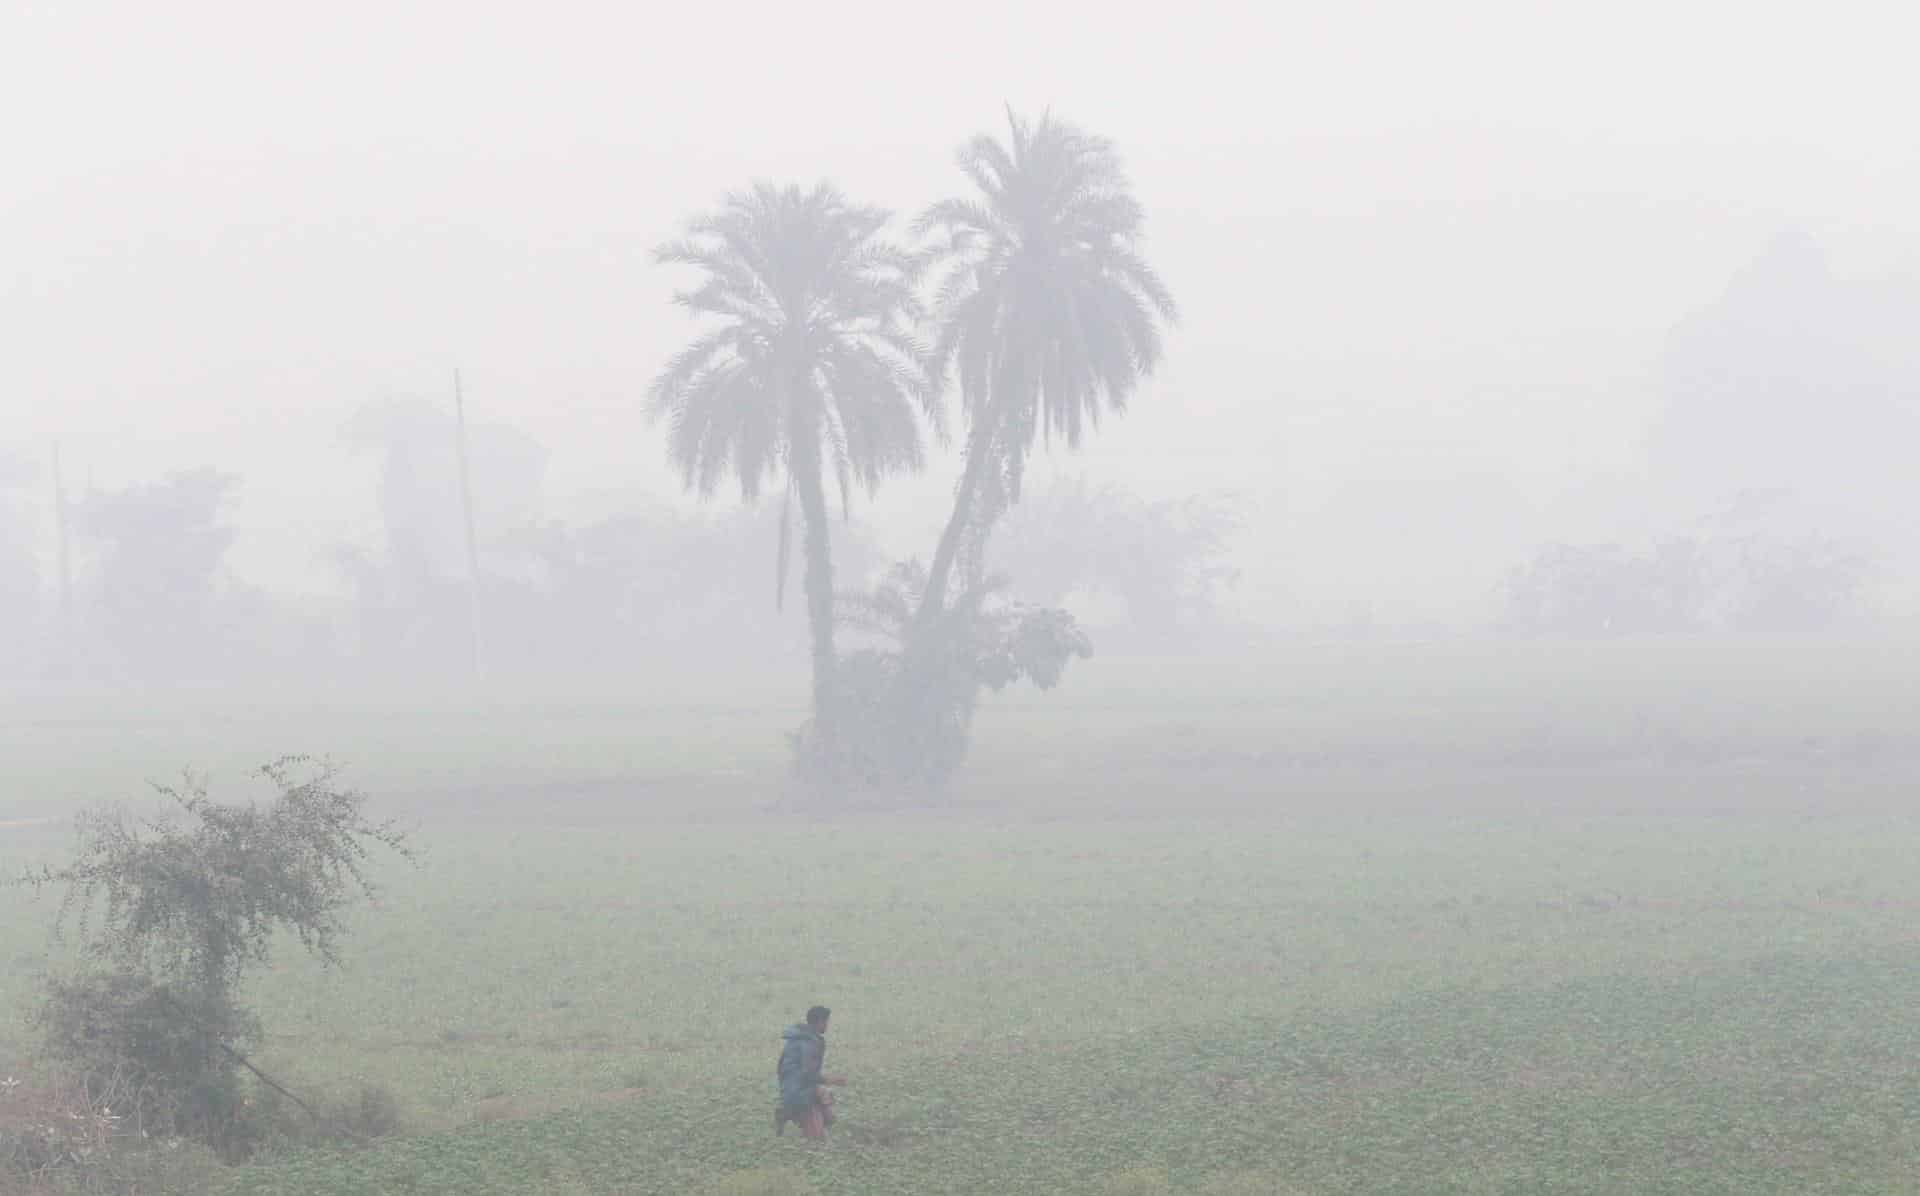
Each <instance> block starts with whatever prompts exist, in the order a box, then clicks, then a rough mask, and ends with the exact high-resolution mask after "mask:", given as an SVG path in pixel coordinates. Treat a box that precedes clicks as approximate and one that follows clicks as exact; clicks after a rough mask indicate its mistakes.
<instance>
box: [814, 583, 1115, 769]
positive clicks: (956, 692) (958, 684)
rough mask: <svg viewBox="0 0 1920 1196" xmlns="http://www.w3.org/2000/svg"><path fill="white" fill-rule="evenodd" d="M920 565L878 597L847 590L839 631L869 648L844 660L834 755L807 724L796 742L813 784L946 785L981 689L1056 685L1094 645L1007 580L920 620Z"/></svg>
mask: <svg viewBox="0 0 1920 1196" xmlns="http://www.w3.org/2000/svg"><path fill="white" fill-rule="evenodd" d="M926 584H927V573H926V570H925V569H924V568H923V567H922V566H921V565H920V563H919V562H918V561H909V562H905V563H902V564H899V565H895V566H894V567H893V569H892V570H891V571H889V572H888V574H887V576H886V577H885V579H883V580H882V582H881V583H880V585H878V586H877V587H875V588H874V590H873V591H872V592H871V593H867V594H851V595H842V596H841V597H840V603H839V617H840V621H841V624H842V626H844V627H846V628H847V629H849V630H850V631H853V632H855V633H857V634H861V635H864V636H865V637H866V638H867V639H868V640H869V641H870V642H869V643H868V644H867V646H864V647H861V648H859V649H857V650H855V651H853V652H851V653H849V654H848V655H847V656H846V658H845V659H844V660H842V661H841V662H840V667H839V670H838V676H837V679H836V689H835V696H834V700H835V705H836V713H837V714H838V720H837V722H838V734H837V735H836V736H835V738H834V740H833V742H832V749H831V750H829V749H828V748H827V747H826V741H825V740H824V739H823V738H822V737H821V736H819V735H818V734H817V733H816V731H815V727H816V725H817V724H815V723H811V722H810V723H808V724H807V725H806V726H803V727H802V728H801V729H800V730H799V731H798V732H796V733H795V735H794V736H793V748H794V762H795V769H796V771H797V773H798V775H799V776H800V778H801V780H802V781H804V782H807V783H809V784H812V785H815V786H835V785H839V786H844V785H865V786H869V787H886V788H889V789H895V790H901V791H907V792H911V791H915V790H931V789H937V788H939V787H940V786H942V785H944V784H946V782H947V781H948V780H950V779H951V778H952V776H953V774H954V773H955V772H956V771H957V770H958V769H959V767H960V765H961V763H962V761H964V760H965V758H966V753H967V745H968V742H969V739H970V736H971V733H972V727H973V715H974V711H975V709H976V708H977V707H978V704H979V700H980V694H981V692H982V690H987V691H992V692H999V691H1000V690H1003V689H1005V688H1006V687H1008V686H1010V685H1013V684H1014V683H1016V682H1018V681H1021V680H1028V681H1032V682H1033V683H1034V684H1035V685H1036V686H1038V687H1040V688H1041V689H1051V688H1053V686H1055V685H1056V684H1058V683H1059V681H1060V678H1061V675H1062V674H1063V673H1064V672H1065V670H1066V667H1067V664H1068V662H1069V661H1071V660H1073V659H1074V658H1076V657H1079V658H1082V659H1084V658H1086V657H1088V656H1091V655H1092V654H1093V645H1092V644H1091V643H1090V642H1089V641H1088V639H1087V636H1086V634H1085V632H1083V631H1082V630H1081V629H1080V626H1079V624H1078V623H1076V622H1075V621H1074V618H1073V616H1072V615H1070V614H1068V613H1067V612H1066V611H1064V610H1053V609H1046V608H1040V607H1032V606H1026V605H1023V604H1020V603H1014V602H1009V601H1005V600H1004V599H1003V598H1002V596H1001V595H1002V592H1003V591H1004V589H1005V583H1004V581H1002V580H1001V579H998V578H990V579H986V580H983V581H979V582H976V583H975V584H972V585H969V586H968V587H966V588H965V589H964V590H962V591H961V592H960V593H959V594H958V595H957V596H956V597H955V598H954V600H953V601H952V602H951V603H950V604H948V605H947V606H946V608H945V609H944V610H942V611H941V612H939V613H938V614H935V615H933V616H932V617H931V618H927V617H924V616H921V615H919V614H918V612H920V611H921V602H922V599H923V596H924V593H925V587H926Z"/></svg>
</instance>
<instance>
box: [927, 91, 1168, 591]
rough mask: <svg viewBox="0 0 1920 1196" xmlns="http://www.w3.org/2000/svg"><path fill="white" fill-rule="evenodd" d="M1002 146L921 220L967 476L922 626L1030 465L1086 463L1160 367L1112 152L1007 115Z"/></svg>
mask: <svg viewBox="0 0 1920 1196" xmlns="http://www.w3.org/2000/svg"><path fill="white" fill-rule="evenodd" d="M1007 123H1008V126H1009V137H1008V141H1007V143H1006V144H1005V145H1002V144H1001V143H1000V142H998V141H996V140H994V139H993V138H992V137H990V136H987V135H984V134H982V135H981V136H978V137H975V138H974V139H973V140H972V141H970V142H968V143H967V144H966V145H965V146H964V147H963V148H962V149H961V151H960V155H959V161H960V168H961V169H962V170H963V171H965V172H966V175H967V177H968V178H969V179H970V180H971V181H972V183H973V185H974V188H975V190H976V191H977V192H978V194H977V195H976V196H974V197H971V198H966V199H949V200H946V201H944V202H941V203H938V204H935V205H934V206H933V207H932V208H930V209H928V211H927V212H926V214H925V215H923V216H922V217H921V218H920V221H919V224H918V231H919V232H920V233H921V234H922V235H927V234H937V236H938V238H939V241H938V243H937V245H936V250H935V252H936V254H937V255H938V260H939V262H940V272H939V273H940V277H939V281H938V285H937V288H936V291H935V295H936V301H935V310H934V316H935V323H936V328H937V339H936V341H935V344H934V347H933V353H932V362H933V374H934V376H935V377H936V378H938V379H940V380H942V381H944V380H946V379H947V378H948V377H949V376H953V377H955V378H957V380H958V382H959V388H960V402H961V410H962V414H963V418H964V420H965V422H966V427H967V438H966V467H965V469H964V471H963V473H962V475H961V480H960V487H959V491H958V493H957V495H956V497H955V500H954V508H953V514H952V516H951V518H950V519H949V520H948V522H947V526H946V529H945V531H944V532H943V533H942V534H941V537H940V544H939V547H938V549H937V550H936V551H935V553H934V558H933V563H932V565H931V567H930V568H929V570H928V581H927V586H926V590H925V594H924V596H923V598H922V601H921V608H920V615H919V618H920V620H921V621H923V622H925V621H930V620H931V619H932V618H933V614H934V612H937V611H938V610H939V608H940V605H941V603H942V602H944V600H945V595H946V590H947V586H948V580H949V577H948V575H949V573H950V572H951V570H952V568H953V564H954V561H955V559H956V558H957V557H959V556H960V555H961V554H962V552H963V550H967V551H968V554H969V555H970V556H977V555H978V551H979V548H980V545H981V543H982V541H983V540H984V536H985V533H986V531H987V529H988V528H990V527H991V525H992V523H993V520H994V518H995V517H996V515H997V514H998V513H999V511H1000V510H1001V509H1003V507H1004V505H1005V504H1007V503H1010V502H1015V501H1018V499H1019V494H1020V479H1021V475H1022V473H1023V472H1024V469H1025V465H1026V457H1027V453H1028V452H1029V451H1030V449H1031V448H1032V446H1033V444H1034V443H1035V442H1036V441H1037V440H1038V439H1040V438H1041V437H1046V438H1048V439H1051V438H1052V437H1053V436H1054V435H1055V434H1058V435H1060V436H1061V437H1062V438H1063V439H1064V440H1065V441H1066V444H1067V446H1068V447H1069V448H1076V447H1078V445H1079V443H1080V439H1081V437H1082V436H1083V435H1084V434H1085V433H1086V431H1087V430H1088V429H1090V428H1094V427H1097V426H1098V424H1099V421H1100V416H1101V414H1102V412H1103V411H1107V410H1111V411H1114V412H1116V413H1117V412H1120V411H1122V410H1124V409H1125V407H1126V403H1127V399H1128V397H1129V396H1130V395H1131V394H1132V393H1133V390H1134V387H1135V386H1136V385H1137V384H1138V383H1139V381H1140V380H1141V379H1142V378H1143V377H1145V376H1147V375H1148V374H1150V373H1152V371H1153V368H1154V366H1155V365H1156V364H1157V363H1158V361H1159V359H1160V347H1161V346H1160V330H1161V324H1162V323H1171V322H1172V321H1173V320H1174V319H1176V318H1177V313H1176V309H1175V306H1174V302H1173V297H1172V295H1171V294H1169V293H1168V291H1167V288H1166V286H1165V285H1164V284H1162V283H1161V281H1160V278H1159V276H1158V275H1157V274H1155V273H1154V271H1153V268H1152V267H1151V266H1149V265H1148V264H1147V262H1146V260H1145V259H1144V258H1143V257H1142V256H1141V253H1140V242H1141V236H1142V229H1141V225H1142V221H1143V213H1142V211H1141V208H1140V205H1139V203H1138V202H1136V201H1135V200H1134V198H1133V196H1132V194H1131V193H1130V189H1129V185H1128V181H1127V178H1126V175H1125V173H1124V171H1123V170H1122V169H1121V166H1120V159H1119V156H1118V154H1117V153H1116V152H1115V150H1114V148H1113V146H1112V144H1111V143H1110V142H1108V141H1107V140H1106V139H1104V138H1101V137H1095V136H1093V135H1091V134H1088V133H1085V132H1083V131H1081V130H1080V129H1078V128H1075V127H1074V126H1073V125H1071V124H1068V123H1066V122H1064V121H1061V120H1057V119H1055V118H1054V117H1053V116H1051V115H1042V116H1041V118H1040V119H1039V120H1038V121H1037V122H1031V123H1030V122H1027V121H1023V120H1021V119H1020V118H1019V117H1017V116H1015V115H1014V114H1013V112H1012V111H1011V110H1009V111H1008V113H1007Z"/></svg>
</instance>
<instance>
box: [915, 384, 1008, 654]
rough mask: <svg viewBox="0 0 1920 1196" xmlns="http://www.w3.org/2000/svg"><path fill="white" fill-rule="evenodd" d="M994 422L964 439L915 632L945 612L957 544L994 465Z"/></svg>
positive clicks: (987, 420)
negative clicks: (964, 447)
mask: <svg viewBox="0 0 1920 1196" xmlns="http://www.w3.org/2000/svg"><path fill="white" fill-rule="evenodd" d="M989 410H991V409H989ZM996 422H997V421H996V420H995V419H994V418H992V417H991V416H988V417H987V418H983V419H981V420H980V422H979V423H976V424H974V426H973V431H972V433H971V434H970V435H969V436H968V437H967V464H966V468H965V469H964V470H962V471H961V474H960V486H959V488H958V489H957V490H956V491H955V492H954V496H953V514H952V515H949V516H948V517H947V526H946V528H945V530H943V531H942V532H941V533H940V543H939V545H938V546H937V547H936V548H935V549H934V553H933V563H932V564H931V565H929V566H928V567H927V588H926V592H925V593H923V594H922V595H921V596H920V609H919V610H918V611H916V612H914V628H915V630H916V631H921V630H925V628H926V627H927V626H928V625H929V624H930V623H931V622H932V621H933V620H934V619H936V618H938V617H939V615H940V612H941V611H943V610H945V609H946V604H947V578H948V575H949V574H951V573H952V572H953V562H954V559H955V558H956V557H958V556H959V555H960V543H961V541H962V540H964V539H965V538H966V532H967V525H968V524H969V523H970V522H972V519H973V512H974V508H975V507H976V505H977V503H978V500H979V494H980V487H981V485H982V484H983V483H984V482H985V481H986V478H987V467H988V466H990V465H991V464H992V463H993V449H994V444H993V441H994V435H993V431H994V424H995V423H996ZM916 638H917V637H916Z"/></svg>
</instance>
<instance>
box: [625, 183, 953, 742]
mask: <svg viewBox="0 0 1920 1196" xmlns="http://www.w3.org/2000/svg"><path fill="white" fill-rule="evenodd" d="M887 220H888V214H887V213H886V212H885V211H883V210H881V209H879V208H872V207H863V206H859V205H856V204H853V203H850V202H848V200H847V199H846V197H845V196H843V195H841V193H840V192H839V191H837V190H836V189H834V188H833V187H831V186H828V185H826V184H820V185H817V186H815V187H814V188H813V189H812V190H801V189H800V188H799V187H795V186H786V187H775V186H773V185H771V184H765V183H762V184H757V185H755V186H754V187H753V188H751V189H750V190H747V191H744V192H739V193H735V194H732V195H729V196H727V197H726V199H725V200H724V201H723V202H722V204H721V206H720V209H719V211H717V212H715V213H712V214H710V215H707V216H703V217H700V218H698V219H696V220H694V221H693V222H692V223H691V224H690V225H689V226H688V228H687V231H686V235H685V237H684V239H682V240H678V241H674V242H672V243H670V244H668V245H665V246H663V247H661V248H660V249H659V250H658V251H657V253H656V258H657V260H659V261H660V262H663V263H669V264H677V265H687V266H693V267H695V268H696V269H698V270H699V271H700V272H701V273H702V274H703V276H704V277H703V278H702V279H701V280H700V282H699V283H698V284H697V285H695V286H693V287H692V288H690V289H687V290H683V291H679V292H677V293H676V295H675V297H674V298H675V301H676V302H678V303H679V304H680V305H681V306H682V307H684V308H686V309H687V310H689V311H690V312H692V313H693V314H694V315H696V316H708V317H713V318H714V319H716V320H717V321H718V326H717V327H715V328H713V329H712V330H711V331H708V332H705V333H703V334H702V335H700V336H699V337H698V338H697V339H696V340H694V342H693V343H692V344H690V345H689V346H687V348H685V349H684V350H682V351H681V352H680V353H679V354H678V355H677V356H676V357H674V359H673V360H672V361H671V362H670V363H669V364H668V365H667V367H666V369H665V370H664V371H663V372H662V373H661V374H660V376H659V377H658V378H657V379H656V380H655V381H654V384H653V388H652V392H651V400H650V404H649V407H650V412H651V414H652V415H653V416H654V417H655V418H664V419H666V420H667V421H668V423H669V426H670V431H669V438H668V451H669V453H670V455H671V456H672V459H673V461H674V463H675V464H676V465H677V466H679V468H680V470H681V472H682V475H683V477H684V480H685V483H686V485H687V486H688V487H689V488H690V489H693V490H696V491H698V492H699V493H700V494H701V495H702V496H707V495H711V494H712V493H713V492H714V491H715V490H716V489H717V488H718V487H719V485H720V484H721V482H722V481H723V480H724V479H726V478H727V476H728V475H732V476H733V477H734V478H735V479H736V480H737V481H738V483H739V486H740V492H741V495H742V496H743V497H744V498H747V499H749V500H751V499H753V498H755V497H757V496H758V495H759V494H760V492H761V491H762V490H763V489H764V488H765V487H766V486H767V485H768V484H769V482H770V481H771V480H772V479H773V478H775V477H776V476H780V477H781V478H782V487H783V489H784V490H785V491H786V493H787V495H788V497H789V499H794V498H797V499H798V500H799V504H800V513H801V525H802V529H803V545H804V552H803V555H804V556H805V558H806V565H805V577H804V588H805V590H806V597H807V613H808V621H809V627H810V632H811V640H812V649H813V691H814V718H815V720H816V724H817V725H818V726H819V728H820V729H821V730H822V731H823V732H824V733H827V734H829V735H830V734H831V728H832V726H833V721H834V716H833V710H832V708H831V707H832V702H831V695H832V693H833V675H834V663H835V658H834V650H833V562H832V554H831V550H830V546H829V542H828V537H827V520H828V513H827V497H826V492H827V485H828V482H827V478H828V475H829V474H831V475H832V477H833V479H834V481H835V482H836V483H837V486H838V489H839V491H840V498H841V504H842V507H843V509H845V508H846V507H847V506H848V504H849V503H850V502H851V491H852V488H853V486H854V485H855V483H859V484H861V485H863V486H864V487H866V489H867V490H868V492H869V493H871V492H872V491H873V490H874V489H875V488H876V487H877V486H878V485H879V483H880V480H881V478H883V477H884V476H886V475H887V474H889V473H893V472H896V471H906V470H914V469H918V468H919V467H920V465H921V463H922V461H923V459H924V452H923V447H922V439H921V429H920V417H921V415H922V414H924V415H926V416H927V418H928V419H929V420H930V421H932V422H933V425H934V427H935V428H936V430H938V429H939V426H940V424H939V420H940V412H939V407H938V405H937V403H936V401H935V400H936V393H935V390H934V388H933V387H932V386H931V385H930V384H929V376H928V374H927V372H926V369H925V349H924V347H923V346H922V344H921V342H920V341H919V340H918V339H917V337H916V335H915V331H914V328H915V324H916V323H917V322H918V321H919V319H920V318H921V307H920V303H919V300H918V299H917V298H916V295H915V284H916V280H917V275H918V268H919V261H918V259H917V258H916V257H915V256H914V255H912V254H910V253H908V252H906V251H905V250H903V249H900V248H898V247H896V246H894V245H892V244H890V243H888V242H887V241H886V240H885V239H883V238H882V236H881V231H882V229H883V228H884V227H885V226H886V223H887ZM780 526H781V537H780V546H779V553H778V559H777V562H776V588H775V601H776V603H778V601H779V597H780V593H781V589H782V588H783V587H784V579H785V575H786V561H787V556H788V552H787V544H788V538H787V533H786V529H787V527H788V526H789V525H788V521H787V520H786V518H785V517H784V515H783V518H782V519H781V525H780Z"/></svg>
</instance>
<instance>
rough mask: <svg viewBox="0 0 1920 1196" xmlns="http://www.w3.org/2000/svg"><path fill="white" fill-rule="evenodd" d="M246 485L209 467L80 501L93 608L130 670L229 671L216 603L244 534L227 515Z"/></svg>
mask: <svg viewBox="0 0 1920 1196" xmlns="http://www.w3.org/2000/svg"><path fill="white" fill-rule="evenodd" d="M238 482H239V478H237V477H236V476H234V475H232V474H227V473H221V472H219V471H218V470H214V469H207V468H202V469H195V470H189V471H186V472H182V473H176V474H173V475H172V476H171V477H168V478H167V479H166V480H164V481H160V482H150V483H146V484H142V485H136V486H129V487H127V488H126V489H124V490H117V491H94V492H92V493H89V494H88V495H87V496H86V498H85V499H84V500H82V501H81V502H80V503H79V504H78V508H77V510H76V512H75V522H76V525H77V528H78V531H79V532H80V534H81V536H82V537H83V538H84V539H85V540H87V541H89V542H90V545H91V547H92V548H93V556H94V558H95V561H96V568H95V576H94V585H93V590H94V594H93V608H94V610H93V613H94V615H95V618H96V619H97V625H98V628H99V631H100V633H101V636H102V638H103V639H104V640H105V641H106V644H107V646H108V647H109V648H110V649H112V651H113V653H114V655H115V657H116V658H117V660H118V661H119V663H120V664H121V665H122V666H123V667H125V668H128V669H130V670H132V671H133V672H135V673H136V674H140V675H143V676H149V677H153V676H172V675H179V674H182V673H187V672H193V673H199V674H201V675H213V674H216V673H218V672H219V671H220V666H219V665H218V663H217V662H216V658H217V657H218V656H219V655H220V653H221V651H222V647H221V645H220V644H219V642H218V637H217V635H216V634H215V608H216V604H217V601H218V598H219V593H220V582H221V577H220V569H221V564H222V562H223V560H224V559H225V557H226V553H227V549H228V547H229V546H230V545H231V544H232V543H233V536H234V533H233V529H232V528H230V527H228V526H226V524H225V523H223V522H222V518H223V516H224V513H225V510H226V507H227V504H228V502H229V501H230V500H231V497H232V494H233V491H234V488H235V487H236V485H237V484H238Z"/></svg>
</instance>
